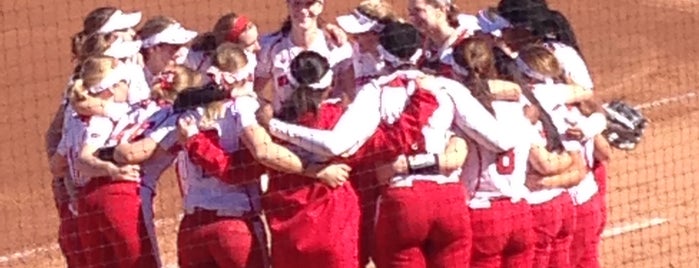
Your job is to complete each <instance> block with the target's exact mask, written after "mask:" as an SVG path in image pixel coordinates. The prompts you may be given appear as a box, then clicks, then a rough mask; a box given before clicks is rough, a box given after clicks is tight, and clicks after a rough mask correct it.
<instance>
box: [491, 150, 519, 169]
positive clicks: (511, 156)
mask: <svg viewBox="0 0 699 268" xmlns="http://www.w3.org/2000/svg"><path fill="white" fill-rule="evenodd" d="M495 167H496V169H497V171H498V173H500V175H510V174H512V172H514V171H515V151H514V150H513V149H510V150H508V151H506V152H502V153H499V154H498V159H497V162H496V163H495Z"/></svg>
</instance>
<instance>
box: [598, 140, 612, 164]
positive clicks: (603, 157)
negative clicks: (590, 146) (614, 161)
mask: <svg viewBox="0 0 699 268" xmlns="http://www.w3.org/2000/svg"><path fill="white" fill-rule="evenodd" d="M594 142H595V159H597V160H598V161H603V162H606V161H610V160H611V157H612V147H611V146H609V142H608V141H607V139H605V138H604V136H602V135H597V136H595V139H594Z"/></svg>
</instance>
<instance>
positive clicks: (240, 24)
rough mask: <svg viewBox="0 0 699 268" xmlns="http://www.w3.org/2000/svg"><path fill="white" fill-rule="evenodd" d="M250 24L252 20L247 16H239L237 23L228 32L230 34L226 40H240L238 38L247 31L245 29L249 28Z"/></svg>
mask: <svg viewBox="0 0 699 268" xmlns="http://www.w3.org/2000/svg"><path fill="white" fill-rule="evenodd" d="M248 24H250V20H248V18H246V17H245V16H239V17H238V19H236V20H235V24H233V27H231V30H230V31H229V32H228V35H227V36H226V41H228V42H234V43H236V42H238V38H239V37H240V35H241V34H243V32H245V29H247V27H248Z"/></svg>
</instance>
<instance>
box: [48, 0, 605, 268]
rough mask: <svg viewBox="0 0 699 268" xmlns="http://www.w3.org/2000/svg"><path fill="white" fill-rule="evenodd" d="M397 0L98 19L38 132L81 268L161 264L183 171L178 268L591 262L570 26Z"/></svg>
mask: <svg viewBox="0 0 699 268" xmlns="http://www.w3.org/2000/svg"><path fill="white" fill-rule="evenodd" d="M406 1H408V13H409V17H408V18H407V19H405V20H403V19H401V18H400V17H398V16H397V15H396V14H394V11H393V10H392V8H391V7H390V6H389V5H388V4H387V3H385V2H382V1H381V0H367V1H364V2H361V3H360V4H359V5H358V6H357V7H356V8H355V9H353V10H352V11H351V12H350V13H349V14H347V15H342V16H339V17H337V18H336V19H334V20H333V21H332V22H331V23H324V22H322V20H321V19H320V15H321V14H322V12H323V8H324V5H326V2H325V0H287V2H286V5H287V8H288V18H287V20H286V21H285V23H284V24H283V26H282V27H281V29H279V30H278V31H276V32H273V33H270V34H266V35H261V36H258V30H257V27H256V25H255V23H254V22H253V21H251V20H249V19H248V18H246V17H245V16H244V15H242V14H235V13H229V14H226V15H223V16H221V17H220V18H219V19H218V20H217V21H216V22H215V24H214V26H213V28H212V29H211V31H210V32H207V33H202V34H199V33H197V32H194V31H192V30H188V29H187V28H186V27H185V26H183V25H181V24H180V23H179V22H178V21H177V20H175V19H173V18H170V17H166V16H156V17H152V18H149V19H147V20H145V22H143V23H142V16H141V13H140V12H127V11H124V10H120V9H118V8H113V7H101V8H97V9H95V10H93V11H92V12H90V13H89V14H88V15H87V16H86V17H85V19H84V22H83V29H82V30H81V31H80V32H79V33H77V34H76V35H75V36H73V39H72V41H73V42H72V54H73V57H74V63H75V69H74V72H73V74H72V75H71V77H70V80H69V82H68V85H67V87H66V90H65V92H64V98H63V103H62V105H61V108H60V109H59V111H58V112H57V113H56V116H55V118H54V121H53V123H52V125H51V127H50V131H49V133H48V134H47V145H48V154H49V158H50V166H51V172H52V174H53V176H54V180H53V189H54V194H55V201H56V205H57V208H58V210H59V213H60V218H61V224H60V230H59V244H60V246H61V249H62V252H63V254H64V256H65V257H66V261H67V263H68V267H161V266H162V265H163V264H162V263H161V260H160V257H159V249H158V248H157V242H156V241H157V240H156V237H155V227H156V226H155V222H154V213H153V199H154V196H155V194H156V186H157V184H158V179H159V178H160V177H161V175H162V174H163V173H164V172H165V171H166V170H167V169H168V168H170V167H171V166H174V167H175V170H176V174H177V179H178V182H179V188H180V190H181V197H182V204H183V209H184V211H183V215H184V216H183V218H182V219H181V221H180V225H179V229H178V233H177V258H178V264H179V267H251V268H252V267H274V268H284V267H289V268H301V267H311V268H312V267H319V268H320V267H322V268H332V267H337V268H356V267H365V266H366V265H367V264H369V263H370V262H373V263H374V265H375V266H376V267H377V268H388V267H561V268H564V267H580V268H582V267H585V268H590V267H599V260H598V255H599V253H598V247H599V242H600V239H601V238H600V236H601V234H602V230H603V229H604V223H605V221H606V209H605V198H604V193H605V180H606V170H605V165H606V162H607V161H608V160H609V155H610V150H611V149H610V146H609V143H608V142H607V140H606V139H605V138H604V137H603V136H602V135H601V133H602V132H603V131H604V130H605V129H606V128H607V119H606V117H605V114H604V112H603V108H602V107H601V106H600V105H599V104H598V103H597V102H596V100H595V97H594V94H593V82H592V79H591V78H590V74H589V73H588V69H587V66H586V65H585V61H584V60H583V56H582V55H581V53H580V50H579V47H578V44H577V41H576V39H575V35H574V34H573V32H572V30H571V28H570V25H569V24H568V21H567V20H566V19H565V17H564V16H563V15H562V14H561V13H560V12H558V11H555V10H551V9H549V8H548V6H547V5H546V3H545V1H542V0H501V1H500V2H499V3H498V5H497V7H491V8H486V9H483V10H481V11H479V12H478V13H477V14H475V15H467V14H462V13H459V12H458V10H457V9H456V7H455V6H454V5H453V3H452V1H451V0H406ZM138 25H141V26H140V27H139V28H138V29H136V27H137V26H138ZM262 177H266V178H268V181H267V183H266V184H264V185H265V186H266V187H264V188H266V189H264V190H263V183H262V182H261V178H262Z"/></svg>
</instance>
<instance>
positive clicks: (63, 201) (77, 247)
mask: <svg viewBox="0 0 699 268" xmlns="http://www.w3.org/2000/svg"><path fill="white" fill-rule="evenodd" d="M51 184H52V189H53V198H54V199H53V200H54V202H55V204H56V209H58V217H59V219H60V223H59V225H58V245H59V246H60V248H61V252H62V253H63V256H64V257H65V259H66V264H67V265H68V268H73V267H84V266H85V265H86V260H85V258H86V257H85V256H84V253H83V250H84V249H83V248H82V246H81V244H80V236H79V231H78V217H77V216H76V215H75V214H73V212H72V211H71V210H70V204H71V198H70V196H69V195H68V190H67V189H66V186H65V184H64V182H63V178H57V179H53V181H52V182H51ZM74 209H75V210H76V211H77V208H74Z"/></svg>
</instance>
